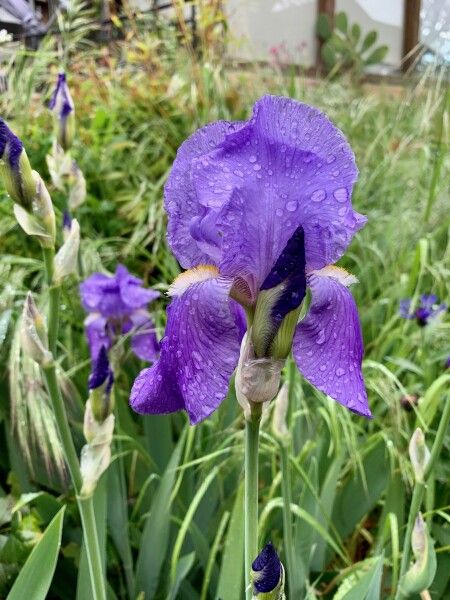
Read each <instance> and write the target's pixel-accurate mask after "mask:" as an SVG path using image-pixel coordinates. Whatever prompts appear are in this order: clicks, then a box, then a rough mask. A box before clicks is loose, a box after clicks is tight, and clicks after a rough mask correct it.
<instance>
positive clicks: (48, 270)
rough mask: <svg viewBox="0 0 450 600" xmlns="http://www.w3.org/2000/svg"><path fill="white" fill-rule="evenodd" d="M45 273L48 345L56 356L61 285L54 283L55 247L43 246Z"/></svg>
mask: <svg viewBox="0 0 450 600" xmlns="http://www.w3.org/2000/svg"><path fill="white" fill-rule="evenodd" d="M42 252H43V255H44V265H45V275H46V280H47V286H48V324H47V326H48V347H49V349H50V352H51V353H52V354H53V357H54V358H55V357H56V341H57V339H58V327H59V296H60V286H59V285H53V265H54V258H55V250H54V248H43V249H42Z"/></svg>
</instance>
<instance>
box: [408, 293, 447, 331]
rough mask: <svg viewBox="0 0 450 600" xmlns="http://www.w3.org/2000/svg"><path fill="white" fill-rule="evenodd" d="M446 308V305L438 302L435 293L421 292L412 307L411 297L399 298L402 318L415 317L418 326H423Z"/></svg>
mask: <svg viewBox="0 0 450 600" xmlns="http://www.w3.org/2000/svg"><path fill="white" fill-rule="evenodd" d="M445 310H447V305H446V304H445V303H444V302H442V303H440V302H439V299H438V297H437V296H436V294H422V296H421V297H420V302H419V305H418V306H417V308H415V309H412V299H411V298H404V299H403V300H400V307H399V314H400V316H401V317H402V318H403V319H415V320H416V321H417V324H418V325H419V326H420V327H425V325H428V324H429V323H430V322H431V321H433V320H434V319H436V317H438V316H439V315H440V314H441V313H443V312H444V311H445Z"/></svg>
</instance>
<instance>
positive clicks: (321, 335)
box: [316, 329, 325, 345]
mask: <svg viewBox="0 0 450 600" xmlns="http://www.w3.org/2000/svg"><path fill="white" fill-rule="evenodd" d="M324 342H325V330H324V329H321V330H320V331H319V335H318V336H317V338H316V343H317V344H319V345H321V344H323V343H324Z"/></svg>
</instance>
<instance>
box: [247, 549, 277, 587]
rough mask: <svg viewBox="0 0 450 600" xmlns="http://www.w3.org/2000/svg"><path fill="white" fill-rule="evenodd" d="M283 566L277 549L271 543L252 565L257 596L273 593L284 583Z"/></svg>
mask: <svg viewBox="0 0 450 600" xmlns="http://www.w3.org/2000/svg"><path fill="white" fill-rule="evenodd" d="M282 571H283V566H282V564H281V561H280V559H279V558H278V554H277V553H276V550H275V548H274V547H273V545H272V544H271V543H270V542H269V543H268V544H266V546H265V547H264V548H263V550H262V551H261V553H260V554H259V555H258V556H257V557H256V559H255V560H254V561H253V563H252V578H253V587H254V592H255V595H257V594H258V593H268V592H272V591H274V590H275V589H277V587H278V586H279V585H280V582H281V581H282Z"/></svg>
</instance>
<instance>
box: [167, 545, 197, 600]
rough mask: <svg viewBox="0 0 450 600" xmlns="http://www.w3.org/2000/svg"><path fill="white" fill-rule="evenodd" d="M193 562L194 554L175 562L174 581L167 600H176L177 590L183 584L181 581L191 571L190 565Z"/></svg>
mask: <svg viewBox="0 0 450 600" xmlns="http://www.w3.org/2000/svg"><path fill="white" fill-rule="evenodd" d="M194 562H195V552H191V553H190V554H186V556H182V557H181V558H180V560H179V561H178V562H177V569H176V573H175V579H174V582H173V585H172V587H171V589H170V593H169V599H168V600H176V598H177V594H178V590H179V589H180V585H181V583H182V582H183V580H184V579H186V577H187V575H188V573H189V571H190V570H191V569H192V565H193V564H194Z"/></svg>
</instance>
